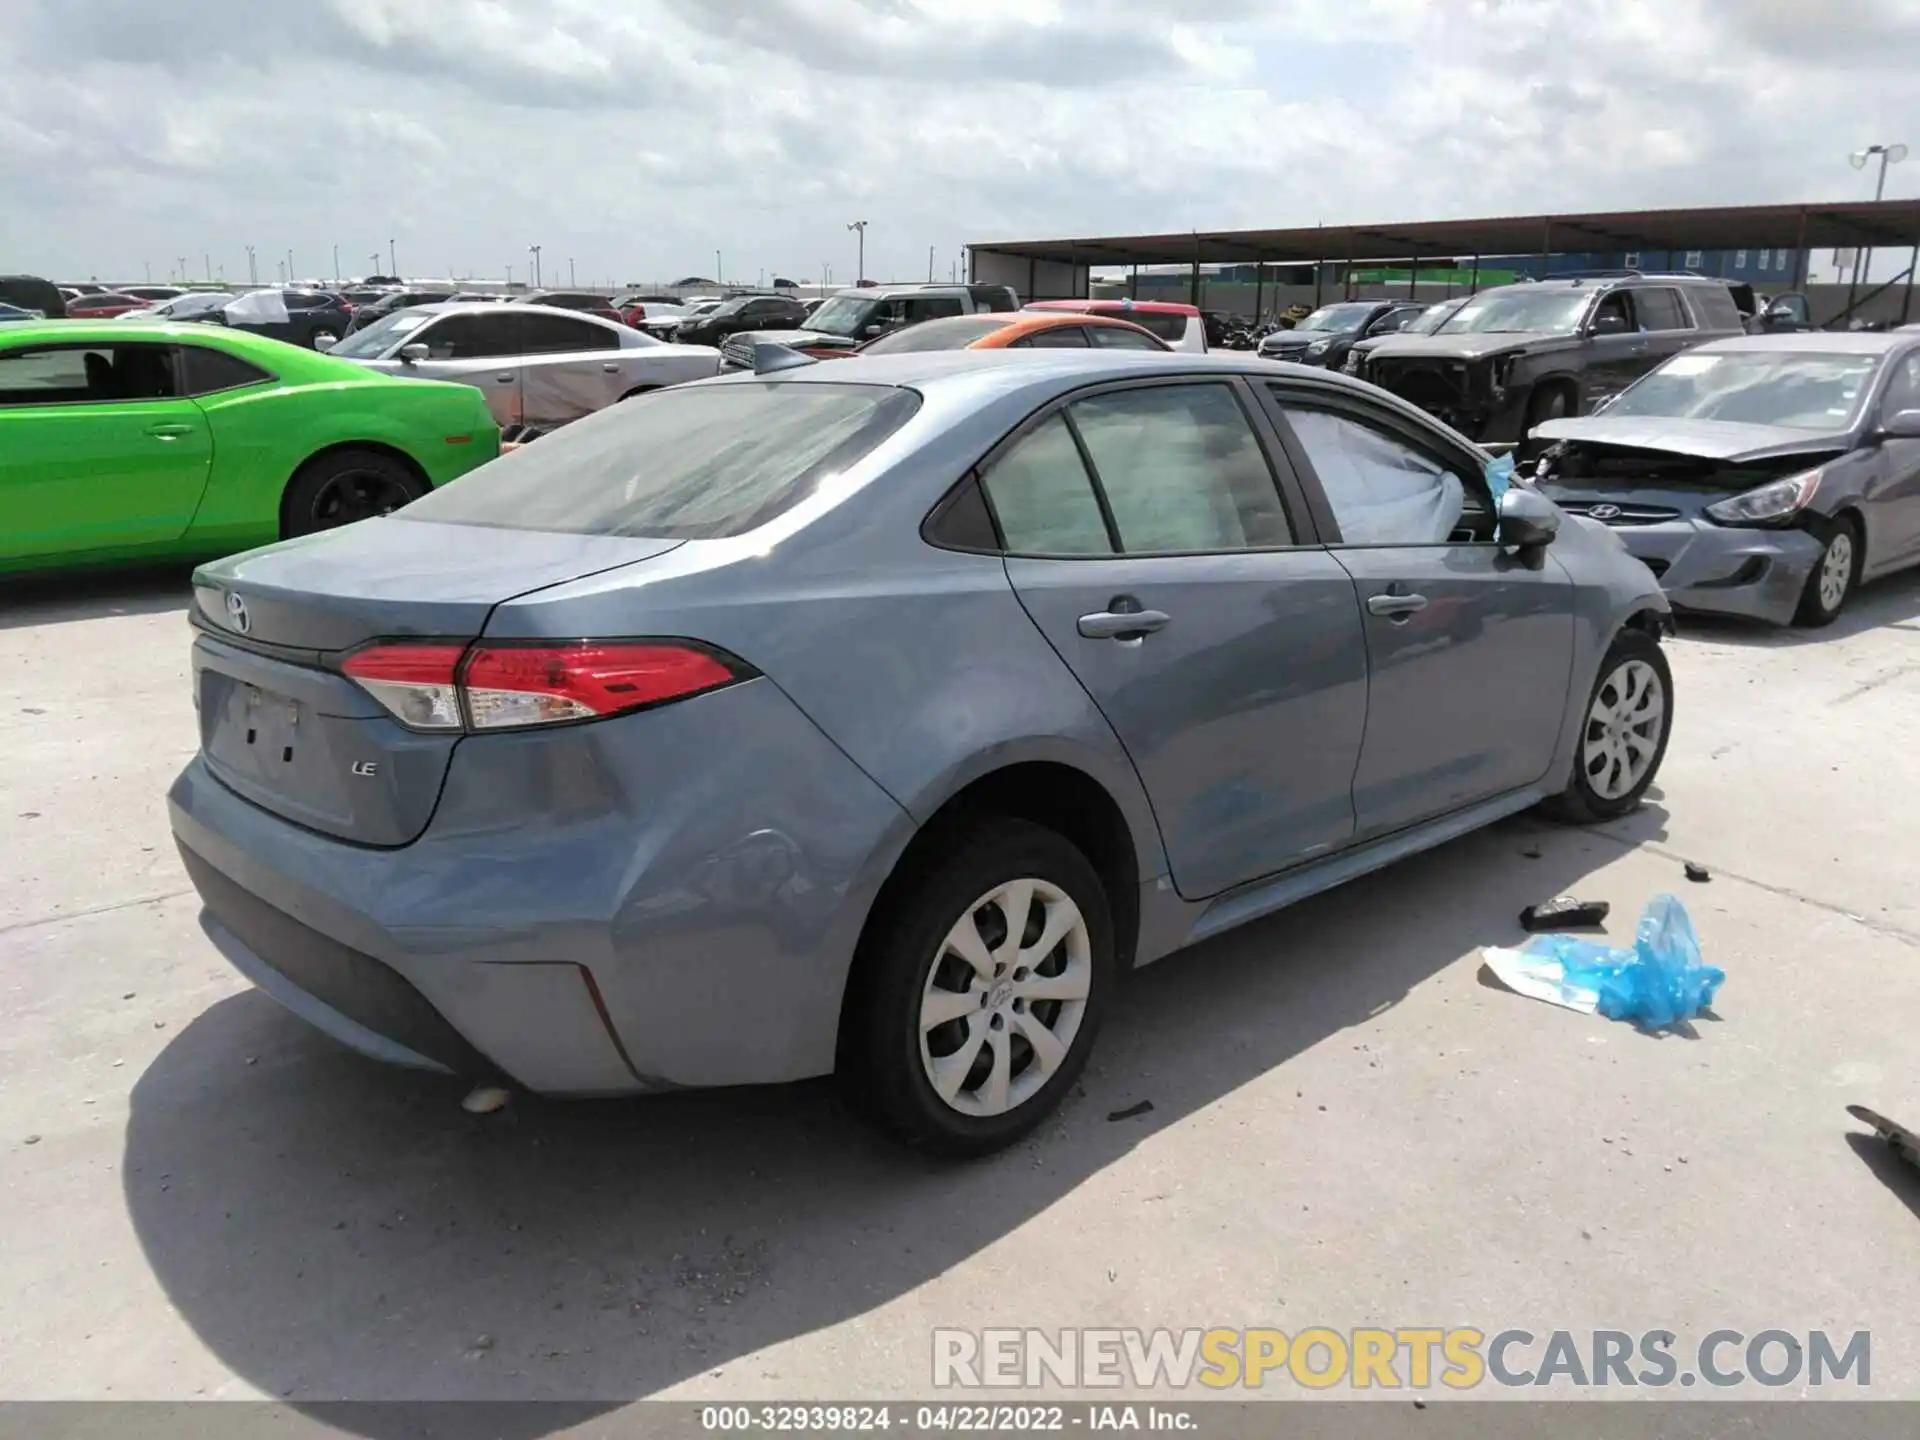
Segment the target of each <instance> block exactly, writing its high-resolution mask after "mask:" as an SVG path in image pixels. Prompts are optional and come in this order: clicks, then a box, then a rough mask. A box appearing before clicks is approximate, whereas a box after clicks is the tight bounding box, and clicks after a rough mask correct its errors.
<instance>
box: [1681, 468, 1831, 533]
mask: <svg viewBox="0 0 1920 1440" xmlns="http://www.w3.org/2000/svg"><path fill="white" fill-rule="evenodd" d="M1819 488H1820V472H1819V471H1818V470H1809V471H1807V472H1806V473H1805V474H1803V475H1789V476H1787V477H1786V479H1784V480H1771V481H1769V482H1768V483H1766V484H1765V485H1762V486H1759V487H1758V488H1757V489H1753V490H1748V491H1746V492H1744V493H1743V494H1739V495H1735V496H1732V497H1730V498H1729V499H1726V500H1716V501H1715V502H1714V503H1713V504H1711V505H1709V506H1707V518H1708V519H1709V520H1713V521H1715V522H1717V523H1719V524H1721V525H1777V524H1779V523H1780V522H1781V521H1783V520H1787V519H1789V518H1791V517H1792V516H1794V515H1797V514H1798V513H1799V512H1800V511H1801V510H1802V509H1804V508H1805V506H1806V504H1807V502H1808V501H1809V500H1811V499H1813V496H1814V492H1815V491H1816V490H1818V489H1819Z"/></svg>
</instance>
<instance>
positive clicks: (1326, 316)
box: [1293, 305, 1374, 334]
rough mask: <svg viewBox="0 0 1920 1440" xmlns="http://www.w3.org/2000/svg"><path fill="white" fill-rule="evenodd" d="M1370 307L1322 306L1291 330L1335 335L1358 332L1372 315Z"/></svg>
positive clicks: (1371, 307) (1372, 309) (1372, 308)
mask: <svg viewBox="0 0 1920 1440" xmlns="http://www.w3.org/2000/svg"><path fill="white" fill-rule="evenodd" d="M1373 311H1374V307H1373V306H1371V305H1323V306H1321V307H1320V308H1319V309H1318V310H1316V311H1314V312H1313V313H1312V314H1311V315H1309V316H1307V318H1306V319H1304V320H1302V321H1301V322H1300V323H1299V324H1298V325H1296V326H1294V327H1293V328H1294V329H1296V330H1327V331H1332V332H1333V333H1335V334H1344V333H1345V332H1347V331H1349V330H1358V329H1359V328H1360V327H1361V326H1362V325H1364V324H1366V323H1367V317H1368V316H1370V315H1372V314H1373Z"/></svg>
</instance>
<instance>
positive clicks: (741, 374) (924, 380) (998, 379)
mask: <svg viewBox="0 0 1920 1440" xmlns="http://www.w3.org/2000/svg"><path fill="white" fill-rule="evenodd" d="M1153 375H1168V376H1174V375H1219V376H1222V377H1226V376H1230V375H1246V376H1251V377H1253V378H1256V379H1300V380H1305V381H1309V382H1312V383H1316V384H1320V385H1335V386H1339V387H1341V388H1343V389H1347V390H1351V391H1353V392H1354V393H1356V394H1366V395H1369V396H1371V397H1373V398H1375V399H1378V400H1381V401H1383V402H1384V403H1395V402H1394V401H1393V397H1391V396H1385V395H1383V394H1382V392H1380V391H1378V390H1375V389H1374V388H1373V387H1372V386H1370V385H1362V384H1361V383H1360V382H1358V381H1356V380H1351V379H1349V378H1347V377H1345V376H1342V375H1338V374H1336V373H1334V372H1332V371H1328V370H1322V369H1317V368H1312V367H1308V366H1304V365H1288V364H1285V363H1282V362H1278V361H1273V360H1262V359H1259V358H1258V357H1257V356H1255V355H1254V354H1253V353H1252V352H1251V351H1245V352H1233V353H1227V354H1215V355H1193V354H1187V353H1184V352H1181V351H1177V350H1163V351H1159V352H1155V351H1151V350H1094V349H1086V350H1080V349H1062V350H921V351H908V352H904V353H901V354H895V355H863V356H861V357H860V359H859V361H858V363H857V364H855V363H849V362H848V361H845V360H823V361H819V362H817V363H815V364H812V365H798V366H794V367H793V368H791V369H787V370H777V371H774V372H772V373H770V374H766V375H755V374H754V373H753V372H752V371H750V370H739V371H735V372H733V373H732V374H729V375H723V376H721V377H720V378H718V379H717V380H701V381H696V382H694V383H696V384H701V385H713V384H719V385H729V384H734V383H737V382H740V381H747V382H752V381H755V380H759V381H762V382H764V381H769V380H772V381H776V382H780V383H789V384H828V385H831V384H857V385H897V386H902V387H905V388H909V389H915V390H929V391H930V390H936V389H937V390H941V391H948V390H952V391H956V392H958V391H964V390H968V389H975V390H978V391H979V392H980V393H981V394H982V395H983V396H984V395H993V394H1005V393H1009V392H1012V391H1017V390H1021V389H1033V390H1036V391H1045V392H1054V393H1057V392H1059V391H1062V390H1067V389H1074V388H1077V387H1079V386H1081V385H1096V384H1099V383H1101V382H1102V381H1105V380H1137V379H1140V378H1142V377H1143V376H1153ZM1036 403H1040V402H1039V401H1036Z"/></svg>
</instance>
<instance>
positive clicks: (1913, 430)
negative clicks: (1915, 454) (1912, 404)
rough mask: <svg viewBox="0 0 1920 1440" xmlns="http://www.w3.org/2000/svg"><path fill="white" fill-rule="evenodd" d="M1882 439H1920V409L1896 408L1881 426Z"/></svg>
mask: <svg viewBox="0 0 1920 1440" xmlns="http://www.w3.org/2000/svg"><path fill="white" fill-rule="evenodd" d="M1880 438H1881V439H1882V440H1920V410H1896V411H1894V412H1893V414H1891V415H1889V416H1888V417H1887V423H1886V424H1884V425H1882V426H1881V427H1880Z"/></svg>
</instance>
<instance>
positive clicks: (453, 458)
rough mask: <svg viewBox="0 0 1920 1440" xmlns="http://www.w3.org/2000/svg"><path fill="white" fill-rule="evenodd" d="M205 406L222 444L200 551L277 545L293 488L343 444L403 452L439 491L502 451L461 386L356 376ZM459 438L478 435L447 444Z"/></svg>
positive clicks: (205, 504)
mask: <svg viewBox="0 0 1920 1440" xmlns="http://www.w3.org/2000/svg"><path fill="white" fill-rule="evenodd" d="M343 363H344V362H343ZM198 404H199V405H200V408H201V409H202V410H203V411H204V412H205V413H206V416H207V423H208V425H209V427H210V428H211V429H212V431H213V447H214V448H213V472H212V475H211V476H210V478H209V479H208V482H207V488H206V493H205V495H204V496H203V497H202V499H201V502H200V509H199V512H198V513H197V514H196V515H195V516H194V521H193V526H192V529H191V530H190V531H189V532H188V534H189V537H190V539H191V540H192V541H193V542H194V543H195V544H196V545H226V546H231V547H233V548H235V549H241V548H244V547H247V546H251V545H261V544H265V543H267V542H268V541H271V540H277V539H279V538H280V500H281V497H282V495H284V494H285V492H286V488H287V484H288V482H289V481H291V480H292V478H293V476H294V474H295V473H296V472H297V471H298V470H299V469H300V467H301V466H302V465H304V464H306V462H307V461H308V460H310V459H312V458H313V457H314V456H315V455H318V454H319V453H320V452H321V451H323V450H328V449H332V448H334V447H336V446H342V445H354V444H363V445H364V444H371V445H373V446H375V447H384V448H386V449H389V450H393V451H397V452H399V453H400V454H401V455H403V456H405V457H407V458H408V459H409V460H410V461H411V462H412V463H413V465H414V466H415V467H416V468H417V470H418V471H419V472H420V473H421V474H422V475H424V476H425V477H426V480H427V482H428V483H429V484H430V485H435V486H438V485H443V484H445V483H446V482H447V481H449V480H452V479H455V478H456V477H458V476H460V475H464V474H466V473H467V471H469V470H472V469H474V468H475V467H476V466H479V465H483V464H485V463H486V462H487V461H488V460H491V459H492V458H494V456H496V455H498V454H499V453H500V431H499V427H498V426H496V425H495V424H494V423H493V421H492V418H491V417H490V416H489V415H488V414H487V413H486V405H485V402H484V401H482V400H480V399H479V397H478V394H477V392H475V391H471V390H467V389H465V388H463V387H460V386H453V385H436V384H431V383H428V382H412V381H384V380H365V379H360V378H357V377H356V378H355V379H353V380H348V381H322V382H317V383H307V384H299V383H289V384H282V385H279V386H273V387H268V386H261V387H256V388H254V389H249V390H237V391H234V392H232V393H230V394H221V395H209V396H204V397H202V398H201V399H200V400H199V401H198ZM459 435H466V436H468V437H470V438H469V439H468V440H466V441H465V442H463V443H450V442H449V439H448V437H449V436H459Z"/></svg>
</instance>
